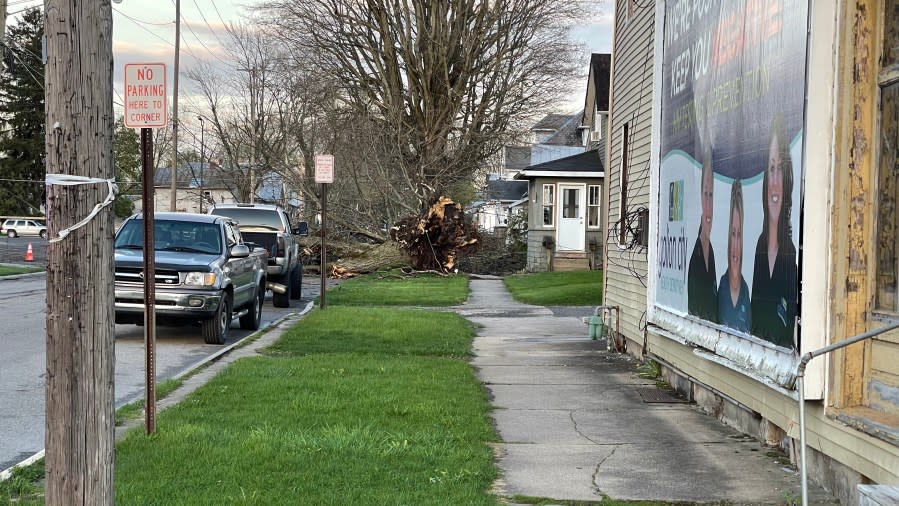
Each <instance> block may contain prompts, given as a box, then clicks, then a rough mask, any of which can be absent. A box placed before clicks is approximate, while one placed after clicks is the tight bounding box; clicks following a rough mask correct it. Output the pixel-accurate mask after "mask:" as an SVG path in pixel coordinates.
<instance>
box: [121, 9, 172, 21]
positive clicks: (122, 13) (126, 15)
mask: <svg viewBox="0 0 899 506" xmlns="http://www.w3.org/2000/svg"><path fill="white" fill-rule="evenodd" d="M112 10H114V11H116V12H118V13H119V14H121V15H122V16H125V17H126V18H128V19H130V20H131V21H134V22H135V23H141V24H144V25H153V26H168V25H174V24H175V22H174V21H167V22H165V23H153V22H151V21H144V20H142V19H138V18H134V17H131V16H129V15H128V14H125V13H124V12H122V11H120V10H119V9H116V8H115V7H113V8H112Z"/></svg>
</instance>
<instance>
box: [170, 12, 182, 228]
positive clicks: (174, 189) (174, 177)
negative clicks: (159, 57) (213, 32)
mask: <svg viewBox="0 0 899 506" xmlns="http://www.w3.org/2000/svg"><path fill="white" fill-rule="evenodd" d="M180 60H181V0H175V74H174V76H173V77H174V82H173V83H172V84H173V85H174V87H173V88H172V170H171V171H169V176H171V187H170V188H169V191H170V192H171V195H170V197H169V198H170V199H171V202H170V203H169V211H171V212H173V213H174V212H175V211H177V210H178V206H177V201H178V73H179V72H180V70H179V68H178V62H179V61H180Z"/></svg>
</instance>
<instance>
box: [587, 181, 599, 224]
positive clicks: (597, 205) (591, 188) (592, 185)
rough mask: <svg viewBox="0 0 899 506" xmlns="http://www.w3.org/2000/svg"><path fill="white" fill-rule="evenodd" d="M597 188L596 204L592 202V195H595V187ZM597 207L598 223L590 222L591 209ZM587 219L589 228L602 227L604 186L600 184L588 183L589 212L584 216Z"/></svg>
mask: <svg viewBox="0 0 899 506" xmlns="http://www.w3.org/2000/svg"><path fill="white" fill-rule="evenodd" d="M594 188H596V204H591V203H590V197H591V196H592V195H593V194H592V192H593V189H594ZM591 208H596V225H591V224H590V209H591ZM584 218H585V219H586V220H587V230H599V229H601V228H602V186H601V185H598V184H590V185H587V214H586V215H585V216H584Z"/></svg>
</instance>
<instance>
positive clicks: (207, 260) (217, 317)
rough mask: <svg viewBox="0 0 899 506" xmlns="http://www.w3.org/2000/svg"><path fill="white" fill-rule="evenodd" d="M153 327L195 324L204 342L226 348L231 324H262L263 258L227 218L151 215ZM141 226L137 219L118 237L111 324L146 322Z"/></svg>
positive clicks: (124, 225)
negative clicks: (153, 288) (153, 284)
mask: <svg viewBox="0 0 899 506" xmlns="http://www.w3.org/2000/svg"><path fill="white" fill-rule="evenodd" d="M153 230H154V241H155V244H154V250H155V261H156V321H157V322H158V323H159V324H160V325H183V324H197V323H198V324H199V325H200V326H201V327H202V332H203V339H204V340H205V341H206V343H208V344H224V343H225V339H226V337H227V334H228V329H229V328H230V327H231V321H232V319H233V318H239V319H240V327H241V328H243V329H248V330H256V329H258V328H259V325H260V322H261V321H262V304H263V302H264V300H265V289H266V279H267V278H266V272H265V264H266V258H265V257H266V253H265V251H264V250H262V249H261V248H260V249H254V248H253V247H252V246H253V245H252V244H247V243H245V242H244V240H243V238H242V237H241V234H240V231H239V230H238V229H237V227H236V226H235V224H234V222H233V221H231V220H230V219H229V218H224V217H219V216H209V215H205V214H189V213H156V214H155V226H154V228H153ZM143 231H144V220H143V216H142V215H140V214H135V215H133V216H131V217H130V218H128V219H127V220H125V222H124V223H122V226H121V227H120V228H119V230H118V231H117V232H116V235H115V321H116V323H132V324H137V325H143V323H144V320H143V318H144V298H143V297H144V296H143V278H144V273H143V248H144V241H143V237H144V236H143Z"/></svg>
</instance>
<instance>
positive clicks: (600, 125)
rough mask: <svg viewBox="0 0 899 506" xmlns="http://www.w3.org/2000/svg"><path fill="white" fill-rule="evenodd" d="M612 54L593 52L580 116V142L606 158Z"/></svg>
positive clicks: (600, 157) (602, 157)
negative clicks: (582, 111) (582, 110)
mask: <svg viewBox="0 0 899 506" xmlns="http://www.w3.org/2000/svg"><path fill="white" fill-rule="evenodd" d="M611 69H612V55H611V54H603V53H593V54H592V55H591V56H590V71H589V74H588V76H587V93H586V95H585V96H584V113H583V115H582V116H581V126H580V131H581V135H582V138H581V142H582V144H583V145H584V146H586V147H587V149H588V150H591V149H596V150H598V152H599V159H600V160H603V161H605V159H606V138H607V137H606V130H607V129H608V123H609V84H610V83H609V76H610V75H611Z"/></svg>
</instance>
